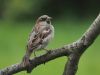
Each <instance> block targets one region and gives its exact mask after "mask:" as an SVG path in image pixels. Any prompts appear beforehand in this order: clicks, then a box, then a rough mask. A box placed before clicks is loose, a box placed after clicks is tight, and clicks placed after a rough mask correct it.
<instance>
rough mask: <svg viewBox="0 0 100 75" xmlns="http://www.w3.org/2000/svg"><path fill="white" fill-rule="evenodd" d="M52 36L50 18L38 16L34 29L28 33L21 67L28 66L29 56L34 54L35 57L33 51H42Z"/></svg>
mask: <svg viewBox="0 0 100 75" xmlns="http://www.w3.org/2000/svg"><path fill="white" fill-rule="evenodd" d="M53 36H54V27H53V26H52V25H51V17H49V16H48V15H43V16H40V17H39V18H38V19H37V21H36V24H35V27H34V28H33V29H32V32H31V33H30V36H29V40H28V43H27V50H26V54H25V56H24V58H23V62H22V63H23V65H24V66H29V65H30V62H29V58H30V56H31V54H32V53H33V52H34V55H35V51H37V50H42V49H44V48H45V47H46V46H47V45H48V43H49V41H50V40H51V39H52V38H53ZM35 56H36V55H35Z"/></svg>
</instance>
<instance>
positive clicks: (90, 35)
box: [0, 15, 100, 75]
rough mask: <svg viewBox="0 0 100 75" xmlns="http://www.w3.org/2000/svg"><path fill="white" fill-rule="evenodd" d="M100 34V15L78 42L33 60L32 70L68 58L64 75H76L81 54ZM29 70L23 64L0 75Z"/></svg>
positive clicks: (14, 66)
mask: <svg viewBox="0 0 100 75" xmlns="http://www.w3.org/2000/svg"><path fill="white" fill-rule="evenodd" d="M99 32H100V15H99V16H98V17H97V19H96V20H95V21H94V22H93V24H92V25H91V26H90V28H89V29H88V30H87V31H86V32H85V33H84V34H83V36H82V37H81V38H80V39H79V40H78V41H76V42H74V43H72V44H69V45H66V46H64V47H62V48H59V49H55V50H53V51H51V52H50V53H46V54H44V55H42V56H39V57H37V58H33V59H32V60H31V61H30V62H31V67H30V68H31V69H34V68H35V67H37V66H38V65H40V64H43V63H45V62H48V61H50V60H53V59H55V58H58V57H61V56H68V58H69V60H68V62H67V64H66V67H65V70H64V73H63V75H75V73H76V71H77V65H78V61H79V58H80V56H81V54H82V53H83V52H84V51H85V50H86V48H88V47H89V46H90V45H91V44H92V43H93V41H94V40H95V39H96V37H97V36H98V35H99ZM24 70H27V67H23V66H22V65H21V63H18V64H15V65H12V66H9V67H7V68H5V69H2V70H0V75H12V74H15V73H17V72H20V71H24Z"/></svg>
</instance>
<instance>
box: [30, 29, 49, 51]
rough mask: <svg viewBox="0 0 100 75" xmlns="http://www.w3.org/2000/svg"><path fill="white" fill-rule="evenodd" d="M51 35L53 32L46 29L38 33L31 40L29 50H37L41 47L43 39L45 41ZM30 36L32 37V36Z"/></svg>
mask: <svg viewBox="0 0 100 75" xmlns="http://www.w3.org/2000/svg"><path fill="white" fill-rule="evenodd" d="M45 31H47V32H45ZM50 33H51V30H50V29H49V28H46V27H45V28H44V29H43V30H42V32H37V33H36V34H35V35H34V37H33V38H32V39H30V42H29V44H28V50H34V49H36V48H37V47H38V46H39V45H41V44H42V41H43V39H45V38H46V37H47V36H48V35H49V34H50ZM30 36H32V34H31V35H30Z"/></svg>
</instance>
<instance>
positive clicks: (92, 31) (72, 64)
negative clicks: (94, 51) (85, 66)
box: [63, 14, 100, 75]
mask: <svg viewBox="0 0 100 75" xmlns="http://www.w3.org/2000/svg"><path fill="white" fill-rule="evenodd" d="M99 34H100V14H99V16H98V17H97V18H96V19H95V21H94V22H93V24H92V25H91V26H90V27H89V29H88V30H87V31H86V32H85V33H84V34H83V36H82V38H81V39H79V40H78V41H77V42H75V43H74V44H76V47H78V48H77V49H76V50H75V49H74V51H73V53H72V54H71V55H70V56H69V60H68V61H67V63H66V65H65V70H64V73H63V75H75V73H76V72H77V69H78V62H79V59H80V56H81V55H82V54H83V53H84V51H85V50H86V49H87V48H88V47H89V46H90V45H91V44H92V43H93V42H94V40H95V39H96V37H97V36H98V35H99Z"/></svg>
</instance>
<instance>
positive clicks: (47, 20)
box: [37, 15, 52, 24]
mask: <svg viewBox="0 0 100 75" xmlns="http://www.w3.org/2000/svg"><path fill="white" fill-rule="evenodd" d="M51 19H52V18H51V17H49V16H48V15H42V16H40V17H39V18H38V20H37V23H46V24H51Z"/></svg>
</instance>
